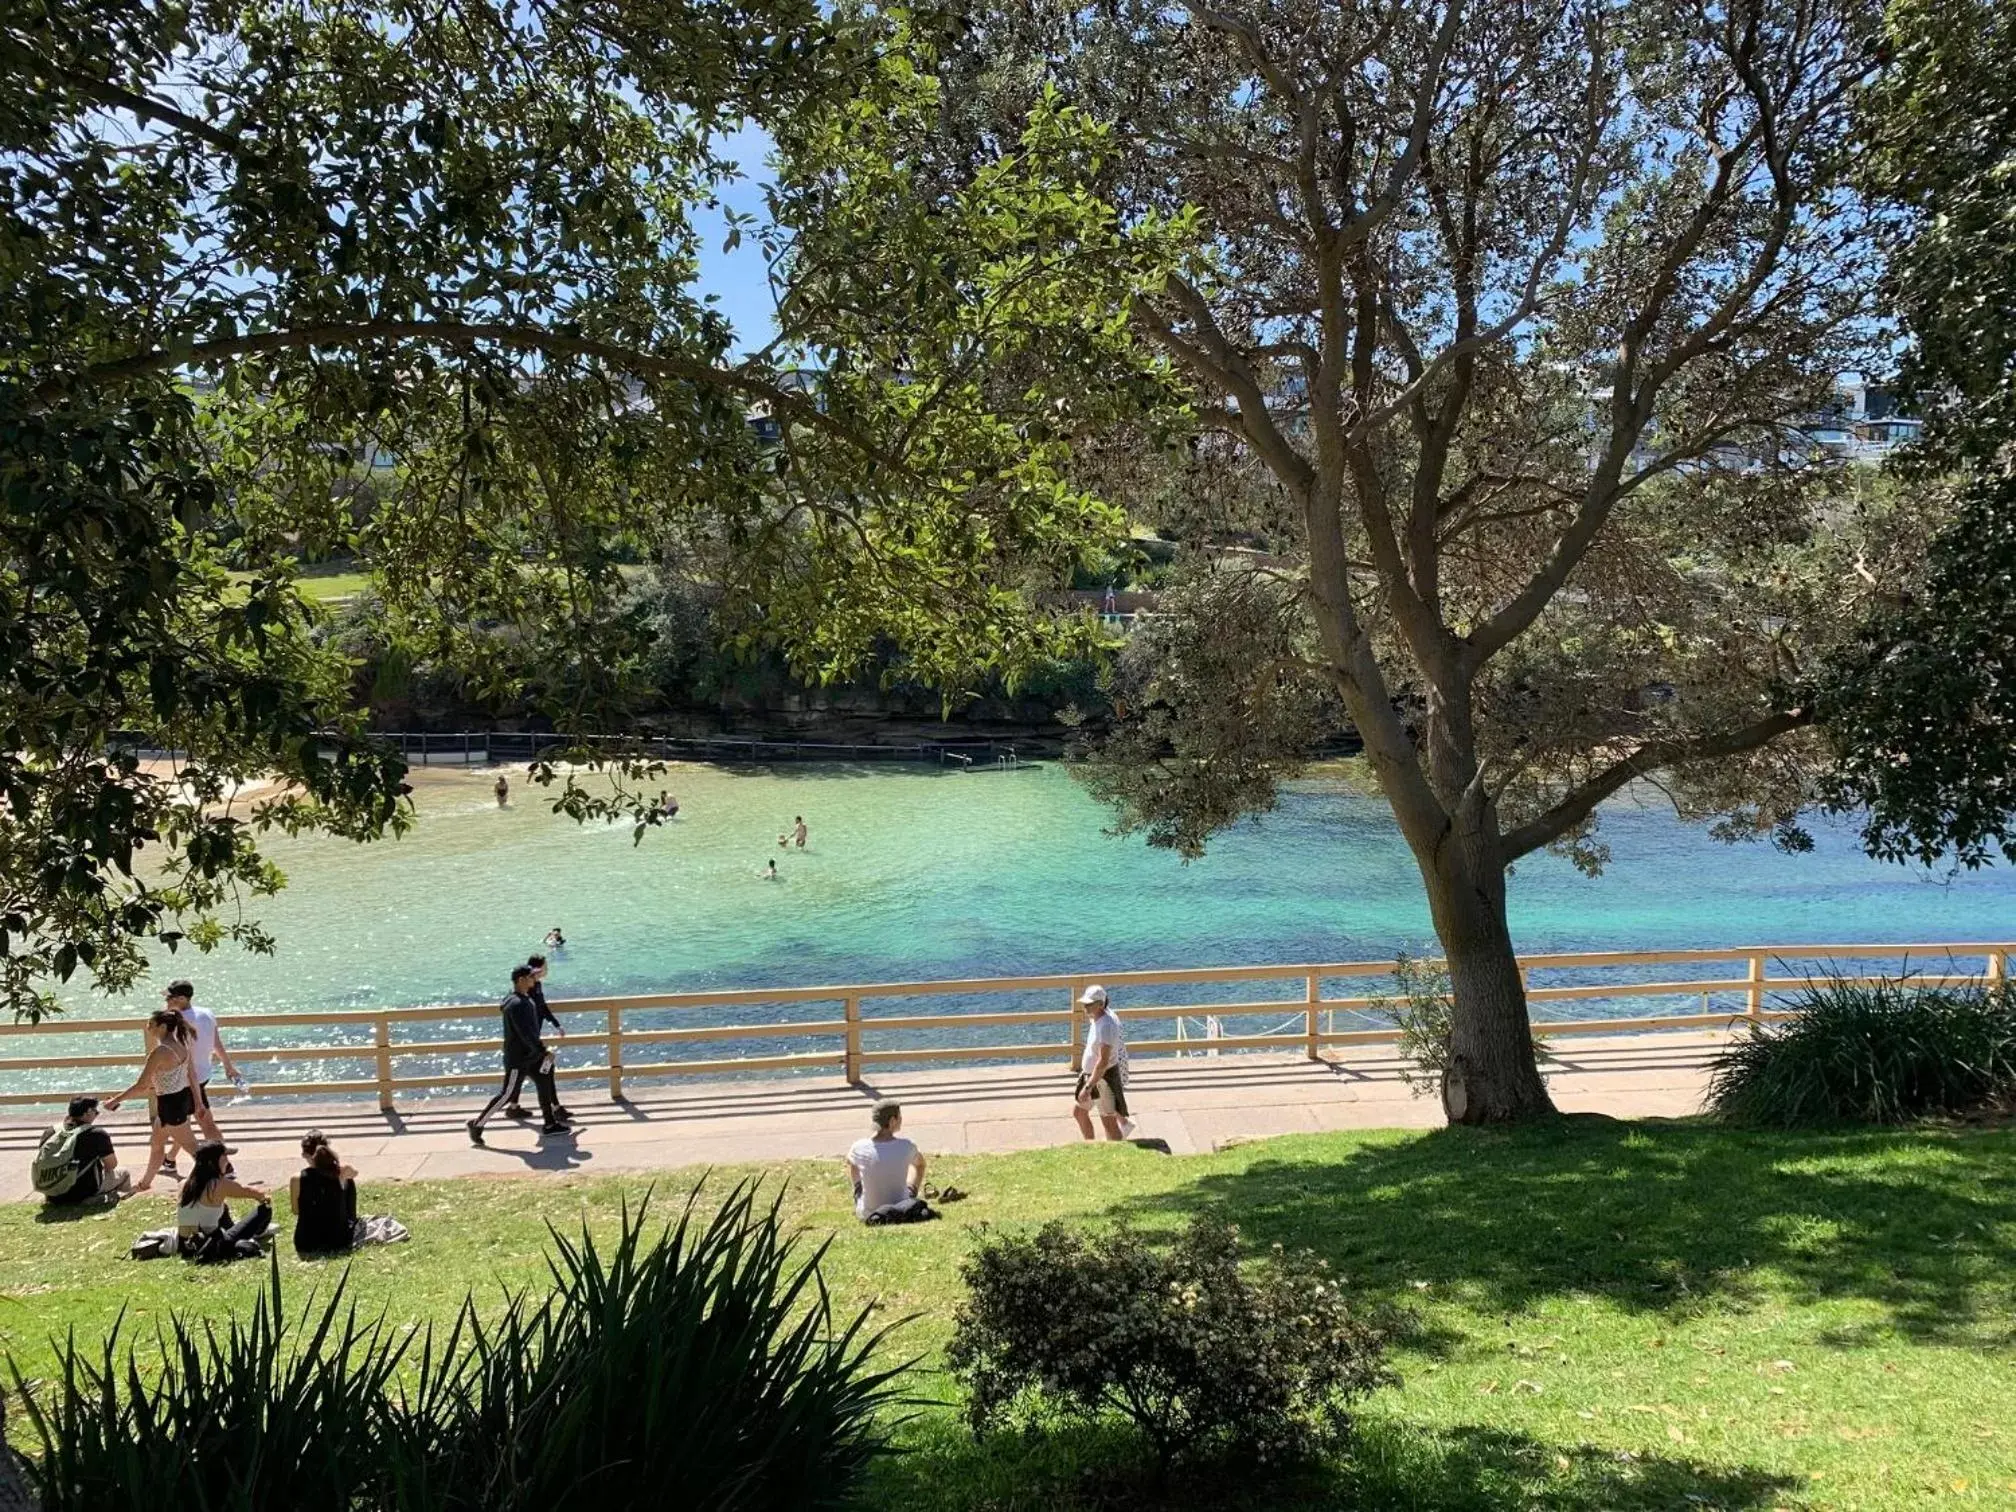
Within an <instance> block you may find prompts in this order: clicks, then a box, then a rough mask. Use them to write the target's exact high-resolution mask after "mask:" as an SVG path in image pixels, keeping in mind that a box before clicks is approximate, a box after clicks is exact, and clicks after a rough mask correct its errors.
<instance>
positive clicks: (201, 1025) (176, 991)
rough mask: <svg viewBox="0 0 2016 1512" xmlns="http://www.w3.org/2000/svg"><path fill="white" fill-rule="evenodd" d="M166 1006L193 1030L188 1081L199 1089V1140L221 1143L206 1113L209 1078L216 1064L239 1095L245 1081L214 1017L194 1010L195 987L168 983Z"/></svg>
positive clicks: (212, 1119)
mask: <svg viewBox="0 0 2016 1512" xmlns="http://www.w3.org/2000/svg"><path fill="white" fill-rule="evenodd" d="M163 996H165V997H166V998H167V1000H168V1006H169V1007H170V1008H172V1009H174V1010H175V1011H176V1012H177V1013H179V1014H181V1015H182V1022H183V1023H185V1024H187V1025H188V1026H189V1027H190V1028H191V1029H193V1030H195V1031H196V1038H195V1040H194V1041H193V1042H192V1043H191V1044H190V1047H189V1078H190V1080H191V1081H193V1082H195V1083H196V1084H197V1086H198V1087H199V1089H200V1090H199V1091H198V1092H197V1094H196V1126H197V1127H198V1128H200V1129H201V1130H202V1131H203V1137H204V1138H205V1139H209V1140H215V1141H216V1142H217V1143H219V1144H222V1143H223V1142H224V1139H223V1136H222V1135H221V1134H219V1133H218V1132H217V1117H216V1115H215V1114H214V1113H212V1112H211V1111H210V1075H211V1073H212V1072H213V1071H214V1070H215V1069H216V1067H217V1063H218V1062H219V1061H222V1062H223V1064H224V1074H225V1075H226V1076H228V1077H230V1078H231V1085H233V1086H234V1087H236V1088H237V1089H238V1090H239V1091H240V1092H243V1091H244V1090H245V1078H243V1077H242V1076H240V1075H239V1074H238V1068H237V1067H236V1066H235V1065H233V1064H232V1062H231V1052H230V1051H229V1050H226V1049H225V1048H224V1037H223V1035H221V1034H219V1033H218V1032H217V1015H216V1014H214V1013H212V1012H211V1011H210V1010H209V1009H208V1008H198V1007H197V1006H196V1003H195V1001H194V999H195V997H196V988H195V986H194V985H193V984H192V983H189V982H170V983H169V984H168V990H167V992H166V993H164V994H163Z"/></svg>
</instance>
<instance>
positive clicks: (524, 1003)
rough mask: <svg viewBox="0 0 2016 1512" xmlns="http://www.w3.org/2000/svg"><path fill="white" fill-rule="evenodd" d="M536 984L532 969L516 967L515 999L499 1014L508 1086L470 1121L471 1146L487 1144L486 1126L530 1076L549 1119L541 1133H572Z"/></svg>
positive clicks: (501, 1007)
mask: <svg viewBox="0 0 2016 1512" xmlns="http://www.w3.org/2000/svg"><path fill="white" fill-rule="evenodd" d="M535 981H536V978H535V977H534V975H533V971H532V968H531V967H530V966H514V967H513V968H512V969H511V995H510V996H509V997H507V998H505V999H504V1001H503V1002H502V1003H500V1004H498V1011H499V1012H500V1013H501V1014H502V1015H503V1017H504V1085H503V1086H501V1087H499V1088H498V1089H497V1095H496V1096H495V1097H493V1098H491V1099H490V1101H489V1102H487V1103H485V1104H484V1105H483V1111H482V1112H481V1113H478V1114H477V1115H476V1116H475V1117H474V1118H472V1119H470V1120H469V1124H468V1129H469V1142H470V1143H471V1144H474V1145H480V1144H481V1143H483V1126H484V1125H485V1124H486V1123H488V1122H489V1121H490V1118H491V1115H492V1114H494V1113H495V1112H496V1111H497V1110H498V1109H499V1108H501V1107H503V1106H504V1105H505V1104H506V1103H507V1102H509V1101H511V1100H512V1099H513V1098H515V1097H517V1095H518V1089H519V1088H520V1087H522V1086H524V1085H525V1079H526V1078H527V1077H528V1076H529V1077H531V1078H532V1085H533V1087H534V1088H536V1089H537V1091H538V1093H539V1111H540V1112H541V1113H542V1114H544V1115H545V1123H544V1125H543V1127H542V1129H541V1132H542V1133H546V1134H565V1133H567V1132H568V1125H567V1123H566V1122H565V1120H563V1119H562V1118H561V1116H560V1109H559V1105H558V1100H557V1099H556V1098H555V1097H554V1095H553V1052H552V1051H550V1050H548V1049H547V1048H546V1042H545V1040H543V1039H541V1038H540V1037H539V1006H538V1004H536V1003H534V1002H533V1001H532V986H533V983H534V982H535Z"/></svg>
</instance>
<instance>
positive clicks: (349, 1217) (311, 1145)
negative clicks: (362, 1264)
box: [287, 1129, 412, 1259]
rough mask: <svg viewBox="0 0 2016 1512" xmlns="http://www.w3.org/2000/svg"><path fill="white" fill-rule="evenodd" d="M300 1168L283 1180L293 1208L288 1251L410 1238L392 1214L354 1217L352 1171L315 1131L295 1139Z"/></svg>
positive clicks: (331, 1250) (345, 1249)
mask: <svg viewBox="0 0 2016 1512" xmlns="http://www.w3.org/2000/svg"><path fill="white" fill-rule="evenodd" d="M301 1159H302V1162H303V1164H302V1166H301V1169H300V1171H298V1172H297V1173H296V1174H295V1176H294V1178H293V1179H292V1180H291V1181H289V1182H288V1183H287V1197H288V1201H289V1202H291V1203H292V1204H293V1208H294V1253H296V1254H297V1255H300V1256H302V1257H303V1258H304V1259H305V1258H307V1257H309V1256H311V1255H341V1254H347V1253H349V1252H350V1251H351V1250H353V1249H355V1248H356V1247H357V1246H359V1245H363V1244H398V1243H399V1242H400V1241H402V1240H405V1239H410V1238H411V1237H412V1235H411V1234H410V1233H408V1231H407V1229H406V1225H405V1224H403V1223H401V1222H400V1221H399V1220H398V1219H396V1218H386V1217H376V1218H359V1217H358V1216H357V1172H356V1170H355V1169H354V1168H353V1167H351V1166H347V1165H345V1164H344V1163H343V1162H342V1160H340V1159H339V1158H338V1157H337V1154H336V1147H335V1146H334V1145H332V1144H330V1143H329V1136H328V1135H326V1134H324V1133H323V1132H322V1131H321V1130H320V1129H310V1130H309V1131H308V1132H307V1133H306V1134H305V1135H303V1136H302V1138H301Z"/></svg>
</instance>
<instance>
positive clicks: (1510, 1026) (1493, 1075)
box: [1420, 829, 1554, 1124]
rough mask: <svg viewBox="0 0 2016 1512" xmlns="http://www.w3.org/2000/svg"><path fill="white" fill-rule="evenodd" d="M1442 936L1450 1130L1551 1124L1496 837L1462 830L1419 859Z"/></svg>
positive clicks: (1446, 1103)
mask: <svg viewBox="0 0 2016 1512" xmlns="http://www.w3.org/2000/svg"><path fill="white" fill-rule="evenodd" d="M1420 860H1421V876H1422V880H1423V882H1424V883H1425V884H1426V885H1427V889H1428V906H1429V909H1430V910H1431V912H1432V913H1433V915H1434V919H1435V932H1436V933H1437V934H1438V935H1439V936H1441V939H1442V950H1443V954H1444V955H1445V956H1446V957H1447V959H1448V962H1449V984H1450V987H1451V989H1452V990H1453V992H1454V994H1455V998H1456V1008H1455V1012H1454V1014H1453V1015H1452V1026H1451V1033H1450V1044H1449V1051H1450V1064H1449V1072H1448V1075H1447V1077H1446V1079H1445V1082H1444V1087H1443V1106H1444V1109H1445V1110H1446V1111H1447V1113H1448V1115H1449V1121H1450V1122H1451V1123H1468V1124H1485V1123H1514V1122H1519V1121H1521V1120H1528V1119H1535V1118H1547V1117H1551V1116H1552V1115H1553V1113H1554V1103H1553V1100H1552V1099H1550V1098H1549V1097H1548V1095H1547V1085H1546V1083H1545V1082H1543V1081H1542V1080H1541V1079H1540V1071H1539V1067H1538V1066H1537V1065H1536V1064H1535V1063H1534V1059H1533V1029H1532V1024H1531V1022H1530V1021H1529V1020H1528V1018H1527V1016H1526V988H1525V984H1524V983H1523V982H1522V981H1521V980H1520V977H1519V961H1518V958H1517V957H1516V956H1515V955H1514V954H1513V951H1512V930H1511V927H1510V926H1509V924H1508V923H1507V922H1506V918H1505V864H1504V862H1503V861H1502V860H1500V859H1499V857H1498V847H1497V845H1496V843H1495V837H1493V836H1490V835H1487V834H1484V833H1480V832H1479V831H1478V830H1471V831H1470V832H1469V833H1468V834H1467V835H1466V834H1464V833H1463V832H1462V831H1461V830H1460V829H1459V830H1457V831H1455V832H1452V833H1449V834H1447V835H1445V836H1444V838H1443V843H1442V844H1441V845H1440V846H1438V847H1437V848H1436V851H1435V854H1434V855H1433V856H1430V857H1423V858H1420Z"/></svg>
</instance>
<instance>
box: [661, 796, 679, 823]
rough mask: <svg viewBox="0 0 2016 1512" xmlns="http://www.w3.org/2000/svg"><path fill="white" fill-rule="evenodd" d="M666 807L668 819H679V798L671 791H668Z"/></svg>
mask: <svg viewBox="0 0 2016 1512" xmlns="http://www.w3.org/2000/svg"><path fill="white" fill-rule="evenodd" d="M664 809H665V817H666V818H667V819H677V818H678V817H679V800H678V799H677V798H674V797H673V796H672V795H671V794H670V793H667V794H666V795H665V803H664Z"/></svg>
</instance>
